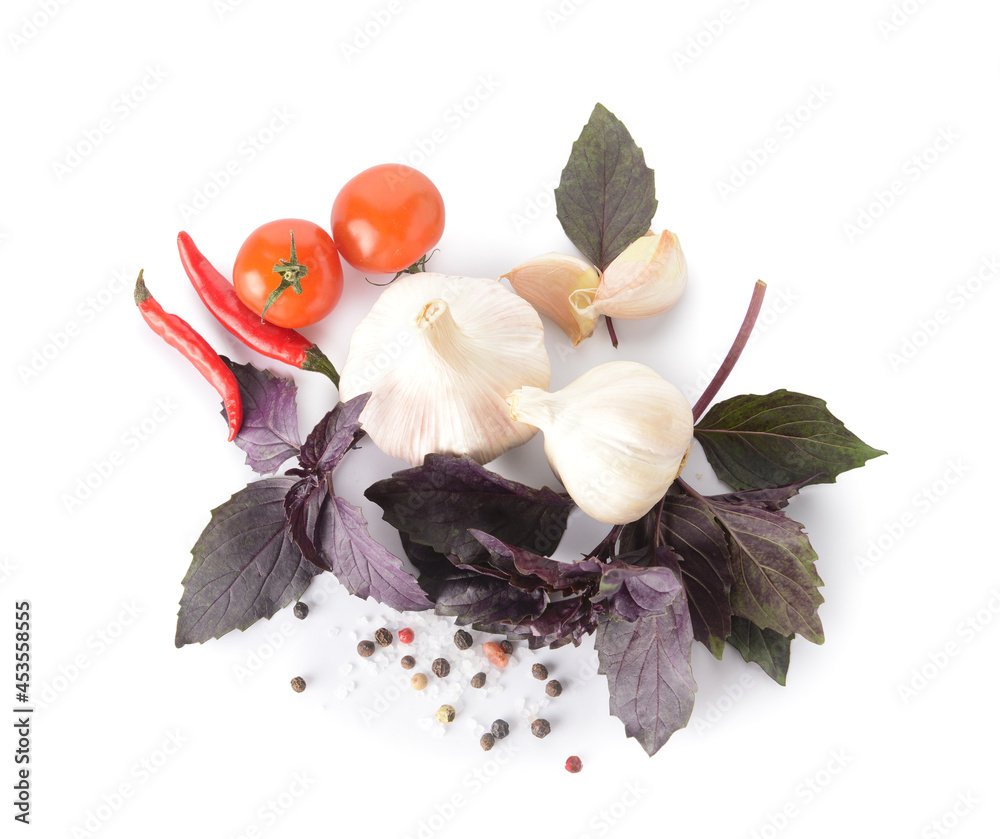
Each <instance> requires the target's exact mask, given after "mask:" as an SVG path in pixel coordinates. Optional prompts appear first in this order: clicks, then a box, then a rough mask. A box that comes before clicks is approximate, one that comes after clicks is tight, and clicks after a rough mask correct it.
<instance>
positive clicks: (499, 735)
mask: <svg viewBox="0 0 1000 839" xmlns="http://www.w3.org/2000/svg"><path fill="white" fill-rule="evenodd" d="M490 731H492V732H493V736H494V737H495V738H496V739H497V740H503V738H504V737H506V736H507V735H508V734H510V726H509V725H507V721H506V720H494V721H493V725H491V726H490Z"/></svg>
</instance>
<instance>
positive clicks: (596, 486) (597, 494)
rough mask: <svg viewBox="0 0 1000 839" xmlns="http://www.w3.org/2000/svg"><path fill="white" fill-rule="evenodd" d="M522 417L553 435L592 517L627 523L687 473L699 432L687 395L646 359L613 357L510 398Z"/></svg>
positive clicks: (563, 476)
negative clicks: (550, 387)
mask: <svg viewBox="0 0 1000 839" xmlns="http://www.w3.org/2000/svg"><path fill="white" fill-rule="evenodd" d="M507 403H508V404H509V405H510V415H511V417H513V418H514V419H515V420H518V421H520V422H527V423H530V424H531V425H533V426H537V427H538V428H540V429H541V430H542V433H543V434H544V435H545V454H546V456H547V457H548V459H549V464H550V465H551V466H552V471H553V472H555V474H556V476H557V477H558V478H559V480H561V481H562V483H563V486H565V487H566V491H567V492H568V493H569V494H570V496H572V498H573V500H574V501H575V502H576V504H577V506H579V507H580V509H581V510H583V511H584V512H585V513H586V514H587V515H589V516H591V517H592V518H595V519H597V520H598V521H602V522H606V523H608V524H627V523H628V522H632V521H635V520H636V519H638V518H639V517H640V516H643V515H645V514H646V513H648V512H649V511H650V510H651V509H652V508H653V506H654V505H655V504H657V503H659V501H660V499H661V498H662V497H663V495H664V494H665V493H666V491H667V488H668V487H669V486H670V484H672V483H673V481H674V478H676V477H677V475H678V474H679V473H680V471H681V469H682V468H683V466H684V461H685V459H686V458H687V452H688V449H689V447H690V445H691V439H692V436H693V434H694V419H693V417H692V415H691V407H690V406H689V405H688V402H687V400H686V399H685V398H684V396H683V394H681V392H680V391H679V390H678V389H677V388H675V387H674V386H673V385H672V384H670V383H669V382H667V381H666V380H665V379H663V378H662V377H661V376H660V375H659V374H657V373H656V372H655V371H653V370H651V369H650V368H649V367H646V366H645V365H644V364H637V363H636V362H633V361H612V362H609V363H607V364H601V365H598V366H597V367H594V368H593V369H591V370H588V371H587V372H586V373H584V374H583V375H582V376H580V378H578V379H576V381H574V382H572V383H571V384H569V385H567V386H566V387H564V388H563V389H562V390H559V391H556V392H555V393H546V392H545V391H544V390H540V389H538V388H535V387H522V388H520V389H518V390H516V391H514V392H513V393H511V394H510V395H509V396H508V397H507Z"/></svg>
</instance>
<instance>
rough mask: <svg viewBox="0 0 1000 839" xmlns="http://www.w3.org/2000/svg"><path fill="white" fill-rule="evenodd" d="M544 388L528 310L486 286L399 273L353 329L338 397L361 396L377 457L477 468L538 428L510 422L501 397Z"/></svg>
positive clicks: (495, 286) (544, 367) (539, 345)
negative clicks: (434, 455)
mask: <svg viewBox="0 0 1000 839" xmlns="http://www.w3.org/2000/svg"><path fill="white" fill-rule="evenodd" d="M548 383H549V357H548V354H547V353H546V352H545V344H544V343H543V332H542V322H541V320H540V319H539V317H538V315H537V314H535V311H534V309H532V308H531V306H530V305H529V304H528V303H526V302H525V301H524V300H522V299H521V298H520V297H518V296H517V295H516V294H513V293H512V292H510V291H509V290H508V289H506V288H505V287H504V286H502V285H501V284H500V283H499V282H497V281H496V280H487V279H478V278H473V277H448V276H445V275H444V274H432V273H424V274H406V275H404V276H403V277H401V278H400V279H398V280H396V282H394V283H393V284H392V285H391V286H389V287H388V288H387V289H386V290H385V291H384V292H383V293H382V296H381V297H379V299H378V300H377V301H376V302H375V305H374V306H373V307H372V310H371V311H370V312H369V313H368V315H367V316H366V317H365V318H364V319H363V320H362V321H361V323H359V324H358V326H357V328H356V329H355V330H354V334H353V335H352V336H351V346H350V349H349V350H348V353H347V361H346V362H345V364H344V367H343V370H342V372H341V379H340V398H341V399H342V400H344V401H345V402H346V401H347V400H348V399H352V398H353V397H355V396H358V395H360V394H362V393H367V392H369V391H371V394H372V395H371V398H370V399H369V401H368V404H367V405H366V406H365V409H364V411H363V412H362V414H361V425H362V427H363V428H364V430H365V431H366V432H367V433H368V435H369V436H370V437H371V438H372V440H373V441H374V442H375V445H377V446H378V447H379V448H380V449H382V451H384V452H385V453H386V454H389V455H392V456H393V457H398V458H400V459H401V460H405V461H407V462H408V463H410V464H411V465H414V466H417V465H420V464H421V463H422V462H423V459H424V455H426V454H429V453H430V452H442V453H445V454H456V455H459V454H467V455H469V456H470V457H472V458H474V459H475V460H477V461H478V462H479V463H487V462H489V461H490V460H493V459H494V458H495V457H498V456H499V455H501V454H503V452H505V451H507V449H511V448H513V447H515V446H519V445H521V444H522V443H526V442H527V441H528V440H530V439H531V438H532V437H533V436H534V435H535V433H536V432H537V430H538V429H536V428H534V427H532V426H530V425H526V424H523V423H515V422H513V421H512V420H511V418H510V414H509V412H508V409H507V405H506V403H505V402H504V397H505V396H506V395H507V394H508V393H509V392H510V391H511V390H512V389H513V388H516V387H520V386H522V385H530V386H534V387H543V388H544V387H548Z"/></svg>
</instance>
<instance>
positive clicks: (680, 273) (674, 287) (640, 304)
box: [570, 230, 687, 320]
mask: <svg viewBox="0 0 1000 839" xmlns="http://www.w3.org/2000/svg"><path fill="white" fill-rule="evenodd" d="M686 285H687V260H686V259H685V258H684V251H682V250H681V245H680V242H679V241H678V239H677V237H676V236H675V235H674V234H673V233H671V232H670V231H669V230H664V231H663V232H662V233H660V234H659V235H658V236H657V235H656V234H655V233H653V232H652V231H650V232H648V233H647V234H646V235H645V236H643V237H641V238H640V239H637V240H636V241H635V242H633V243H632V244H631V245H629V246H628V247H627V248H625V250H624V251H622V252H621V253H620V254H619V255H618V257H617V258H616V259H615V260H614V261H613V262H612V263H611V264H610V265H609V266H608V267H607V270H606V271H605V272H604V276H603V277H602V278H601V284H600V287H599V288H598V289H597V290H596V291H595V292H593V293H590V292H586V291H579V292H574V293H573V294H571V296H570V304H571V306H572V308H573V310H574V311H575V312H576V314H577V315H578V316H579V317H597V316H598V315H607V316H608V317H612V318H624V319H626V320H630V319H632V320H634V319H639V318H648V317H652V316H653V315H658V314H660V313H661V312H665V311H666V310H667V309H669V308H671V307H672V306H673V305H674V304H675V303H676V302H677V301H678V300H680V298H681V295H682V294H683V293H684V287H685V286H686Z"/></svg>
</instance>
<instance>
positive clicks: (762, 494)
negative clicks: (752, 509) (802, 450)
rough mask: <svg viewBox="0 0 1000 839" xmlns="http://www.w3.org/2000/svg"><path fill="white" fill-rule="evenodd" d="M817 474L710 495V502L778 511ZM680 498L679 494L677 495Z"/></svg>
mask: <svg viewBox="0 0 1000 839" xmlns="http://www.w3.org/2000/svg"><path fill="white" fill-rule="evenodd" d="M820 477H821V476H819V475H813V476H811V477H809V478H806V479H805V480H802V481H798V482H796V483H794V484H785V485H784V486H779V487H764V488H762V489H745V490H743V491H742V492H730V493H727V494H725V495H712V496H709V499H710V500H711V501H712V502H717V501H719V502H727V503H733V504H750V505H753V506H757V507H762V508H763V509H765V510H772V511H774V512H778V510H783V509H785V507H787V506H788V502H789V500H790V499H792V498H794V497H795V496H796V495H798V494H799V490H801V489H802V487H804V486H808V485H809V484H812V483H818V481H819V478H820ZM677 497H678V498H680V497H681V496H677Z"/></svg>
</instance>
